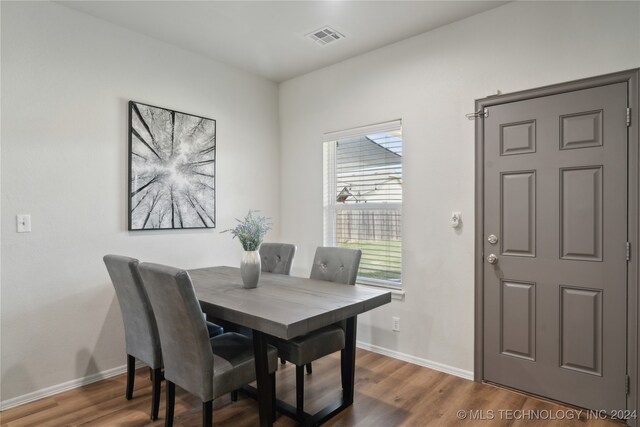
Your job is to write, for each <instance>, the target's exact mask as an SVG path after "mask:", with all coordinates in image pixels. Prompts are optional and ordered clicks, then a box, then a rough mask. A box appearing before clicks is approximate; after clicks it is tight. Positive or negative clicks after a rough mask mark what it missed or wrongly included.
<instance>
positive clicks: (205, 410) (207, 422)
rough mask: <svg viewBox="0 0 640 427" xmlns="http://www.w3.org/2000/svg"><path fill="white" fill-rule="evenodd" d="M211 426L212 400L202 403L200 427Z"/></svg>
mask: <svg viewBox="0 0 640 427" xmlns="http://www.w3.org/2000/svg"><path fill="white" fill-rule="evenodd" d="M211 426H213V400H210V401H208V402H202V427H211Z"/></svg>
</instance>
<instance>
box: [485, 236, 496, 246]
mask: <svg viewBox="0 0 640 427" xmlns="http://www.w3.org/2000/svg"><path fill="white" fill-rule="evenodd" d="M487 241H488V242H489V243H491V244H492V245H495V244H496V243H498V237H497V236H496V235H495V234H491V235H489V237H487Z"/></svg>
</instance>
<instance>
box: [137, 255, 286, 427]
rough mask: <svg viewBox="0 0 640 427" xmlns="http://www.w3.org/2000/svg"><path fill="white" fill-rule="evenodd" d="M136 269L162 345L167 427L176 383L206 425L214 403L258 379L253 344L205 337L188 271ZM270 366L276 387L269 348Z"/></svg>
mask: <svg viewBox="0 0 640 427" xmlns="http://www.w3.org/2000/svg"><path fill="white" fill-rule="evenodd" d="M138 268H139V270H140V275H141V277H142V282H143V284H144V287H145V289H146V291H147V294H148V295H149V300H150V301H151V305H152V306H153V313H154V315H155V318H156V323H157V325H158V332H159V335H160V342H161V343H162V346H161V347H162V357H163V359H164V377H165V379H166V380H167V394H166V397H167V405H166V411H167V412H166V419H165V426H167V427H170V426H172V425H173V410H174V403H175V386H176V384H177V385H178V386H180V387H181V388H182V389H184V390H186V391H188V392H189V393H191V394H194V395H195V396H197V397H198V398H199V399H200V400H201V401H202V415H203V417H202V423H203V426H210V425H211V424H212V422H213V400H214V399H215V398H217V397H219V396H221V395H223V394H225V393H229V392H231V391H232V390H236V389H238V388H240V387H241V386H243V385H244V384H248V383H250V382H252V381H254V380H255V379H256V374H255V361H254V357H253V342H252V341H251V338H248V337H246V336H244V335H241V334H237V333H235V332H227V333H224V334H222V335H218V336H216V337H213V338H209V336H208V334H207V328H206V324H205V322H204V320H203V318H202V316H201V315H200V313H199V309H200V304H199V303H198V299H197V298H196V294H195V291H194V289H193V284H192V282H191V278H190V277H189V273H187V272H186V271H184V270H179V269H177V268H173V267H168V266H164V265H158V264H149V263H142V264H140V266H139V267H138ZM268 361H269V372H270V374H271V383H272V387H275V371H276V369H277V365H278V363H277V362H278V361H277V350H276V349H275V348H273V347H270V349H269V351H268ZM273 394H274V395H275V393H273ZM272 403H273V402H272Z"/></svg>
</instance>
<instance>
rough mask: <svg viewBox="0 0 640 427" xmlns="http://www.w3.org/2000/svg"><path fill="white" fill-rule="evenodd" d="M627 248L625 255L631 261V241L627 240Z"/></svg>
mask: <svg viewBox="0 0 640 427" xmlns="http://www.w3.org/2000/svg"><path fill="white" fill-rule="evenodd" d="M626 243H627V245H626V250H625V255H626V257H627V261H631V242H626Z"/></svg>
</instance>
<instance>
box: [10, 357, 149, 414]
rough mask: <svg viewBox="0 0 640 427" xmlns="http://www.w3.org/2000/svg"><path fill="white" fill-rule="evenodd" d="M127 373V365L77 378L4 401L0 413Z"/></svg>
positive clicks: (137, 363) (137, 366)
mask: <svg viewBox="0 0 640 427" xmlns="http://www.w3.org/2000/svg"><path fill="white" fill-rule="evenodd" d="M144 366H146V365H145V364H144V363H141V362H136V369H139V368H142V367H144ZM125 372H127V365H122V366H117V367H115V368H112V369H107V370H106V371H102V372H97V373H95V374H91V375H87V376H86V377H82V378H77V379H75V380H71V381H67V382H64V383H61V384H56V385H53V386H51V387H46V388H43V389H41V390H36V391H33V392H31V393H27V394H23V395H22V396H18V397H14V398H11V399H7V400H3V401H2V402H0V412H1V411H4V410H7V409H10V408H15V407H16V406H20V405H24V404H25V403H29V402H33V401H35V400H40V399H42V398H45V397H49V396H53V395H54V394H58V393H62V392H64V391H68V390H72V389H74V388H78V387H82V386H85V385H88V384H91V383H95V382H98V381H102V380H106V379H107V378H111V377H115V376H116V375H120V374H124V373H125Z"/></svg>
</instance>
